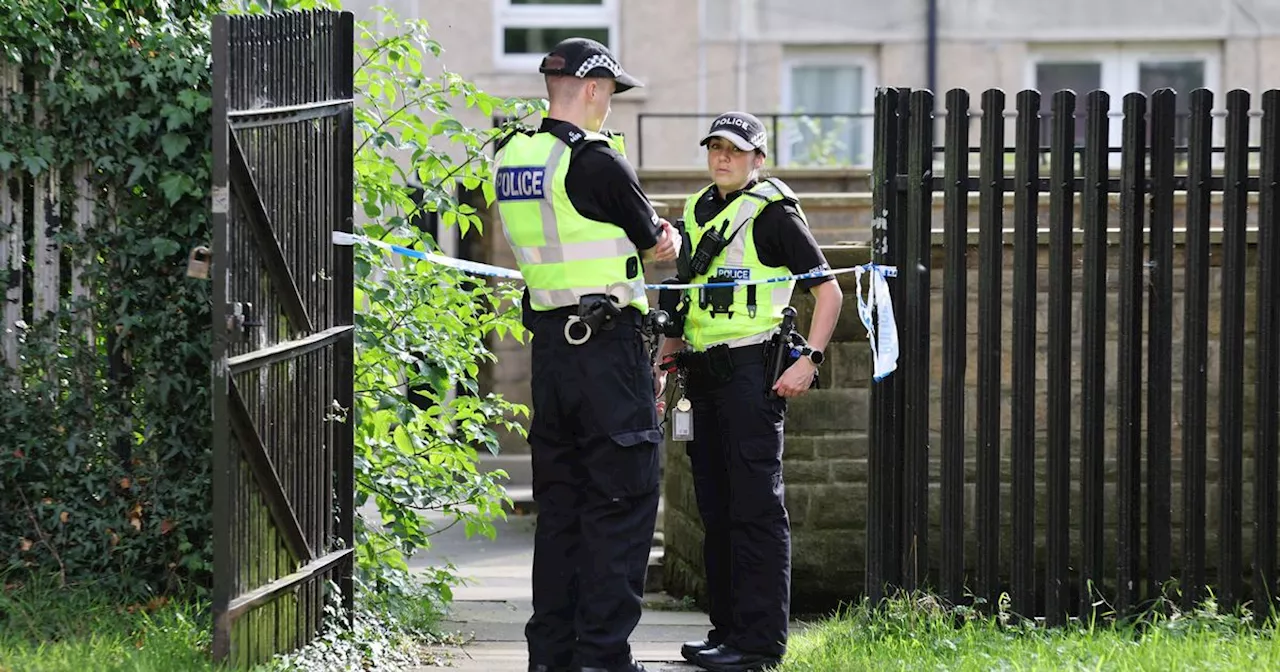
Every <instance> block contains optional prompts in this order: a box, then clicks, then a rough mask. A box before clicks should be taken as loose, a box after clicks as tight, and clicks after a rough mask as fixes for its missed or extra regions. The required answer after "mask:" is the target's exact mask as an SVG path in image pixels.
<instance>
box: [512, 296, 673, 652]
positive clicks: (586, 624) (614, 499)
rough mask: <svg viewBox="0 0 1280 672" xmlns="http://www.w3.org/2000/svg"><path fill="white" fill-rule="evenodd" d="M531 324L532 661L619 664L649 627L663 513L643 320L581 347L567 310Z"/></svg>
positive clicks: (530, 318)
mask: <svg viewBox="0 0 1280 672" xmlns="http://www.w3.org/2000/svg"><path fill="white" fill-rule="evenodd" d="M525 315H526V317H525V324H526V325H527V326H528V327H529V329H530V331H531V332H532V334H533V381H532V388H533V409H532V410H533V416H532V422H531V424H530V429H529V445H530V449H531V451H532V462H533V496H534V501H536V502H537V505H538V520H537V532H536V534H535V537H534V551H533V554H534V555H533V617H532V618H530V619H529V622H528V624H527V625H526V627H525V638H526V639H527V640H528V645H529V660H530V662H531V663H535V664H536V663H545V664H547V665H550V666H552V667H555V668H568V667H570V666H572V665H573V664H575V663H577V664H580V665H589V666H598V667H607V666H611V665H615V664H619V663H622V662H623V661H626V660H628V659H629V658H630V654H631V647H630V644H629V643H628V641H627V639H628V637H630V635H631V632H632V631H633V630H634V629H635V626H636V624H637V623H638V622H639V620H640V611H641V600H642V598H643V595H644V583H645V572H646V570H647V568H648V563H649V549H650V546H651V545H652V541H653V530H654V523H655V522H656V519H657V512H658V493H659V467H658V445H659V443H660V442H661V441H662V431H661V429H660V428H659V423H658V415H657V408H656V405H655V400H654V394H653V370H652V366H651V364H650V362H649V354H648V350H647V348H646V347H645V343H644V339H643V334H642V331H641V324H642V320H641V317H640V315H639V312H638V311H635V310H633V309H628V310H624V311H623V315H622V317H621V318H620V319H619V320H618V322H617V325H616V327H615V328H614V329H612V330H610V331H604V330H601V331H598V332H596V333H595V334H594V335H593V336H592V337H591V339H590V340H589V341H587V342H586V343H584V344H582V345H576V346H575V345H570V344H569V343H568V342H566V341H565V338H564V324H565V319H566V318H567V316H568V312H567V311H554V312H551V313H544V314H532V311H530V310H528V308H527V307H526V310H525ZM575 654H576V655H575Z"/></svg>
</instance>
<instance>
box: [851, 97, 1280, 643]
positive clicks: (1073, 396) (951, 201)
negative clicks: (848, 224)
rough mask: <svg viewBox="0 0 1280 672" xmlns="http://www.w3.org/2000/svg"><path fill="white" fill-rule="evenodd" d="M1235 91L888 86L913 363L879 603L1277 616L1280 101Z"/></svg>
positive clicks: (887, 459) (886, 130) (877, 471)
mask: <svg viewBox="0 0 1280 672" xmlns="http://www.w3.org/2000/svg"><path fill="white" fill-rule="evenodd" d="M1224 98H1225V99H1224V100H1222V103H1223V104H1222V108H1223V112H1222V113H1218V112H1215V111H1214V109H1213V108H1214V94H1213V93H1212V92H1211V91H1208V90H1205V89H1199V90H1196V91H1192V92H1190V93H1189V94H1185V93H1184V94H1178V93H1175V92H1174V91H1172V90H1168V89H1165V90H1160V91H1156V92H1154V93H1153V94H1152V95H1150V96H1147V95H1144V94H1142V93H1130V94H1128V95H1126V96H1125V97H1124V99H1123V101H1115V102H1114V103H1113V101H1112V100H1111V99H1110V98H1109V96H1108V95H1107V94H1106V93H1105V92H1102V91H1094V92H1091V93H1089V94H1087V95H1085V96H1079V97H1077V95H1076V94H1075V93H1073V92H1071V91H1059V92H1055V93H1052V94H1045V95H1044V96H1043V97H1042V95H1041V94H1040V93H1039V92H1037V91H1022V92H1020V93H1018V94H1017V96H1016V101H1006V98H1005V94H1004V92H1002V91H999V90H995V89H993V90H989V91H985V92H983V93H982V95H981V99H980V101H977V100H975V101H973V103H974V104H971V101H970V95H969V93H968V92H967V91H964V90H960V89H957V90H952V91H950V92H948V93H947V96H946V99H945V105H943V106H942V107H943V108H944V110H945V111H944V112H939V113H937V114H935V99H934V96H933V94H932V93H931V92H928V91H907V90H900V89H886V90H882V91H880V92H879V93H878V94H877V97H876V118H875V123H876V126H875V129H876V146H875V149H876V158H875V167H874V176H873V184H874V203H875V205H874V208H875V211H876V214H877V217H878V219H877V222H876V226H875V229H874V241H873V242H874V244H875V248H876V249H875V257H876V261H877V262H879V263H883V264H890V265H896V266H897V267H898V269H899V272H898V277H897V278H896V279H891V280H889V284H890V290H891V293H892V296H893V301H894V308H895V313H896V314H897V315H898V316H899V323H898V330H899V334H901V357H900V360H899V368H898V371H897V372H896V373H895V374H894V375H893V376H891V377H890V378H889V379H887V380H886V381H884V382H882V383H877V384H876V385H875V387H874V388H873V392H872V416H873V417H872V424H871V451H870V453H869V465H868V469H869V488H868V496H869V502H868V506H869V509H868V549H867V551H868V564H867V590H868V592H869V594H870V595H871V597H872V598H873V600H876V601H878V600H879V598H881V597H883V596H884V595H885V594H886V593H887V592H892V591H895V590H897V589H906V590H911V589H914V588H917V587H920V588H924V587H929V588H937V589H939V590H940V591H941V593H942V594H943V595H944V596H946V597H947V598H949V599H950V600H952V601H955V602H963V601H965V600H966V599H968V598H969V597H970V596H977V597H980V598H984V599H986V600H988V603H989V604H990V603H993V602H994V601H995V600H997V599H998V598H999V597H1000V595H1001V594H1002V593H1006V592H1007V593H1008V594H1009V595H1010V597H1011V600H1012V608H1013V610H1014V611H1015V612H1018V613H1021V614H1023V615H1025V616H1033V615H1040V614H1043V615H1044V616H1045V617H1046V618H1047V619H1048V620H1049V622H1050V623H1061V622H1063V620H1064V619H1065V618H1066V617H1067V616H1069V615H1072V614H1080V615H1085V616H1088V615H1089V614H1091V613H1095V612H1098V611H1105V610H1110V609H1115V610H1116V611H1117V612H1119V613H1131V612H1133V611H1134V610H1136V609H1140V608H1142V606H1143V605H1144V603H1150V601H1152V600H1155V599H1157V598H1159V597H1162V596H1164V597H1174V595H1172V594H1169V593H1166V592H1165V591H1166V590H1167V589H1168V588H1169V587H1170V586H1172V585H1176V586H1177V588H1178V589H1179V591H1180V593H1181V597H1180V599H1181V601H1182V602H1183V604H1184V605H1186V606H1190V605H1194V604H1196V603H1197V602H1199V601H1200V600H1201V599H1203V598H1204V597H1205V596H1206V595H1207V594H1208V592H1207V591H1208V589H1209V588H1210V587H1211V588H1212V590H1213V591H1214V594H1215V596H1216V598H1217V599H1218V600H1219V601H1220V603H1221V604H1222V605H1223V606H1225V607H1227V608H1231V607H1234V606H1237V605H1239V604H1241V603H1243V602H1244V601H1245V600H1252V602H1253V606H1254V608H1255V610H1256V611H1257V613H1258V614H1259V615H1260V616H1267V615H1269V612H1270V610H1271V609H1273V608H1274V607H1275V606H1276V600H1275V598H1276V596H1277V583H1276V571H1277V543H1276V541H1277V526H1278V525H1280V521H1278V519H1277V487H1278V484H1277V473H1278V466H1280V465H1278V464H1277V460H1278V457H1280V436H1278V434H1280V294H1278V293H1277V291H1276V288H1277V286H1280V280H1278V279H1277V276H1276V272H1277V270H1280V211H1277V208H1278V207H1280V91H1267V92H1265V93H1264V94H1262V95H1261V96H1260V99H1259V100H1258V101H1257V102H1258V103H1259V105H1258V106H1257V108H1258V109H1253V110H1251V109H1250V103H1251V102H1252V101H1251V99H1250V95H1249V93H1248V92H1246V91H1241V90H1234V91H1231V92H1229V93H1228V94H1227V95H1226V96H1225V97H1224ZM1010 103H1012V105H1010ZM971 108H973V109H972V111H971ZM1077 110H1079V113H1080V115H1081V116H1082V117H1083V121H1084V122H1085V123H1084V124H1083V126H1084V131H1085V132H1084V136H1083V137H1077ZM1011 112H1012V113H1013V114H1010V113H1011ZM944 114H945V118H943V115H944ZM1113 117H1116V119H1115V120H1114V121H1113ZM1215 117H1218V118H1219V121H1218V122H1217V123H1218V124H1220V127H1219V128H1220V130H1218V131H1217V134H1219V135H1220V137H1221V138H1222V139H1223V140H1224V141H1225V142H1224V143H1223V144H1221V145H1216V144H1215V138H1214V136H1215V126H1214V124H1215ZM940 121H941V122H942V123H941V124H939V123H938V122H940ZM975 121H976V122H977V125H978V129H979V142H978V143H976V145H975V144H971V142H970V136H971V126H972V125H973V124H974V122H975ZM1042 121H1043V123H1042ZM1112 124H1115V125H1118V126H1119V133H1118V134H1117V135H1119V136H1120V138H1122V141H1121V143H1120V146H1119V147H1115V148H1113V147H1112V143H1111V142H1110V140H1109V138H1110V137H1111V134H1112V132H1111V129H1112ZM937 126H941V130H942V134H943V138H944V140H943V143H942V145H941V146H935V130H936V127H937ZM1007 127H1008V128H1007ZM1043 131H1048V132H1047V133H1045V132H1043ZM1006 136H1012V138H1013V142H1012V143H1011V144H1010V143H1006ZM1250 137H1255V138H1258V139H1259V142H1258V144H1257V145H1254V146H1251V143H1250ZM1044 144H1047V146H1042V145H1044ZM939 154H941V155H942V156H941V157H939V156H938V155H939ZM973 158H976V159H977V161H976V162H975V163H976V165H974V166H973V168H972V169H971V161H972V159H973ZM939 159H940V160H939ZM1010 164H1011V165H1010ZM1042 168H1043V172H1044V174H1043V175H1042ZM971 172H976V176H973V175H971ZM939 192H940V193H941V194H942V199H941V208H940V210H941V213H940V214H941V217H940V218H939V219H940V220H941V222H940V223H941V226H936V225H935V221H936V220H935V217H934V212H935V194H936V193H939ZM972 192H977V194H978V199H977V200H978V204H977V205H978V208H977V218H976V219H977V223H978V225H977V228H976V229H973V230H971V229H970V228H969V224H968V222H969V214H970V211H971V206H970V194H971V193H972ZM1042 195H1044V196H1047V198H1046V199H1045V200H1047V203H1042V202H1041V197H1042ZM1006 196H1011V198H1010V200H1011V202H1012V203H1011V205H1012V209H1010V210H1006ZM1255 199H1256V201H1255ZM1045 206H1047V208H1046V207H1045ZM1113 213H1115V214H1113ZM1175 224H1176V226H1175ZM1010 243H1012V244H1010ZM935 287H936V288H937V289H936V290H935ZM971 287H972V288H973V290H975V291H971V290H970V288H971ZM1077 293H1078V297H1079V298H1077ZM1076 301H1078V302H1079V303H1078V304H1076V305H1078V306H1079V309H1078V311H1077V309H1076V308H1075V307H1073V303H1075V302H1076ZM1179 303H1180V304H1181V305H1180V306H1179ZM973 304H976V308H977V310H976V311H975V313H976V317H977V320H976V322H977V323H976V325H972V327H971V325H970V324H969V318H968V315H969V314H970V306H971V305H973ZM1006 305H1007V306H1008V307H1007V308H1006ZM1175 306H1178V307H1179V310H1177V311H1175ZM1006 311H1007V312H1006ZM935 317H937V318H940V319H938V321H937V322H935V321H934V318H935ZM934 324H940V325H941V330H940V333H937V337H936V342H935V338H934V334H933V333H931V325H934ZM937 358H940V359H941V361H940V364H941V366H939V367H934V366H931V359H932V360H933V361H937ZM1006 363H1007V364H1008V366H1005V364H1006ZM969 367H974V368H976V371H973V373H974V374H976V375H973V376H972V382H970V380H969V379H970V376H969V373H968V372H969V370H971V369H969ZM935 370H936V372H937V373H936V374H935V373H933V372H934V371H935ZM1006 370H1007V373H1006ZM970 400H972V401H973V402H974V403H973V404H971V405H970V404H967V403H966V402H968V401H970ZM931 416H932V417H937V418H939V422H937V423H936V426H935V423H933V422H932V421H931ZM935 486H936V489H935ZM970 487H972V489H973V490H972V497H967V496H966V495H967V494H968V493H967V490H968V489H969V488H970ZM935 498H936V499H935ZM935 503H936V504H937V506H931V504H935ZM932 511H936V512H937V517H936V518H933V517H932V516H931V515H930V514H931V512H932ZM935 530H936V532H935ZM969 591H971V592H969Z"/></svg>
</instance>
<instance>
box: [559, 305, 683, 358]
mask: <svg viewBox="0 0 1280 672" xmlns="http://www.w3.org/2000/svg"><path fill="white" fill-rule="evenodd" d="M542 316H543V317H547V318H551V319H553V320H557V321H558V320H560V319H563V320H564V328H563V334H564V339H565V342H567V343H568V344H569V345H574V346H578V345H582V344H584V343H586V342H587V341H590V340H591V339H592V338H593V337H594V336H596V335H597V334H600V333H602V332H609V331H613V330H614V329H616V328H617V327H618V325H620V324H621V325H624V326H625V327H628V328H631V329H635V330H637V331H638V332H639V333H640V335H641V336H642V337H644V339H645V341H646V349H647V350H648V351H649V361H650V362H652V361H653V360H654V358H656V357H657V354H658V345H659V338H658V336H659V335H660V334H662V333H663V331H664V330H665V329H666V328H667V323H668V322H669V319H670V318H669V315H668V314H667V313H666V312H665V311H663V310H650V311H649V312H648V313H641V312H640V311H639V310H638V309H637V308H636V307H634V306H632V305H630V299H627V301H626V303H623V302H622V301H621V297H619V296H616V295H612V294H588V295H585V296H582V297H581V298H580V299H579V300H578V305H577V306H566V307H563V308H555V309H552V310H548V311H545V312H543V313H542Z"/></svg>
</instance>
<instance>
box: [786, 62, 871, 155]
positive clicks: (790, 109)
mask: <svg viewBox="0 0 1280 672" xmlns="http://www.w3.org/2000/svg"><path fill="white" fill-rule="evenodd" d="M789 51H790V50H789ZM781 65H782V68H781V82H780V88H779V92H780V93H781V101H782V110H781V112H783V113H785V114H793V113H795V109H794V106H795V100H794V99H793V96H792V92H791V79H792V71H793V70H795V69H796V68H797V67H814V66H834V67H859V68H862V109H859V110H854V111H853V113H855V114H871V113H873V112H875V105H876V103H875V96H876V80H877V74H878V71H877V66H878V63H877V61H876V58H875V57H874V56H873V55H871V54H869V53H867V52H865V51H839V52H832V51H823V52H810V53H805V52H798V53H797V52H792V54H791V55H788V56H786V57H784V58H783V60H782V63H781ZM782 121H783V118H780V119H779V122H782ZM863 121H864V123H863V129H862V143H863V145H862V146H863V147H865V148H866V149H867V151H866V152H864V154H865V155H866V161H865V162H864V163H856V164H854V166H855V167H866V166H869V165H871V161H872V158H871V153H872V151H873V150H874V142H875V130H874V129H875V124H874V123H872V119H871V117H865V118H863ZM766 123H768V121H766ZM781 126H782V124H781V123H779V127H780V128H779V132H781V130H782V129H781ZM769 132H770V134H772V133H773V129H772V128H770V129H769ZM784 140H785V138H783V137H778V138H775V139H774V143H775V146H776V147H777V154H778V156H777V158H776V159H775V161H774V163H775V165H786V164H787V163H790V162H791V158H792V157H791V143H789V142H784Z"/></svg>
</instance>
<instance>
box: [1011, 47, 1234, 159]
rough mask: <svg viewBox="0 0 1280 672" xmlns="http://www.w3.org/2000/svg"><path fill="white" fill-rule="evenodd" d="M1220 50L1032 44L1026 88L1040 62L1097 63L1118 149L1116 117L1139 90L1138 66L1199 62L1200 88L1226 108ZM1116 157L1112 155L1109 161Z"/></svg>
mask: <svg viewBox="0 0 1280 672" xmlns="http://www.w3.org/2000/svg"><path fill="white" fill-rule="evenodd" d="M1222 50H1223V47H1222V45H1221V43H1218V42H1205V41H1195V42H1190V41H1189V42H1128V43H1117V42H1099V43H1073V44H1053V45H1032V46H1031V48H1030V50H1029V51H1030V54H1029V57H1028V58H1027V69H1026V75H1025V76H1026V86H1027V88H1030V89H1035V88H1037V82H1036V68H1037V66H1038V65H1039V64H1041V63H1073V62H1074V63H1081V62H1096V63H1100V64H1101V65H1102V81H1101V83H1100V84H1101V85H1100V86H1099V87H1098V88H1100V89H1102V90H1103V91H1106V92H1107V93H1108V94H1110V96H1111V114H1112V119H1111V123H1110V124H1109V127H1108V135H1109V137H1110V141H1111V145H1112V146H1113V147H1118V146H1119V145H1120V141H1121V138H1122V137H1123V129H1124V126H1123V122H1122V117H1121V116H1120V115H1122V114H1123V113H1124V96H1125V95H1127V94H1129V93H1132V92H1134V91H1139V88H1138V83H1139V81H1140V80H1139V68H1140V65H1141V64H1142V63H1144V62H1145V63H1162V62H1163V63H1168V62H1185V61H1203V62H1204V84H1203V86H1204V88H1207V89H1209V90H1211V91H1213V92H1214V101H1213V102H1214V108H1215V109H1218V108H1219V107H1225V106H1226V94H1225V93H1223V92H1222V91H1220V89H1219V87H1220V86H1221V77H1222ZM1040 93H1041V94H1043V95H1044V96H1045V97H1046V98H1047V97H1048V96H1051V95H1052V94H1053V93H1054V92H1050V91H1041V92H1040ZM1088 93H1089V92H1088V91H1076V96H1077V97H1078V98H1079V99H1080V100H1083V99H1084V97H1085V96H1086V95H1088ZM1190 94H1191V92H1190V91H1179V92H1178V98H1179V99H1182V98H1184V97H1186V96H1188V95H1190ZM1046 104H1047V103H1046ZM1216 125H1217V124H1215V126H1216ZM1215 135H1216V133H1215ZM1078 140H1083V138H1079V139H1078ZM1118 156H1119V155H1118V154H1115V155H1113V158H1116V157H1118ZM1116 160H1118V158H1117V159H1116Z"/></svg>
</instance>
